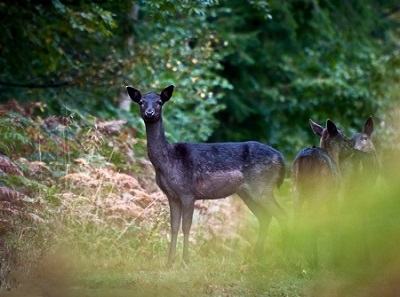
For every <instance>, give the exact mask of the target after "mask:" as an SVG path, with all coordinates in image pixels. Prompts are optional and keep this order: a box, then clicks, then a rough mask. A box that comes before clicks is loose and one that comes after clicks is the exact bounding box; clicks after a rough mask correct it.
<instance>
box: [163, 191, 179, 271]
mask: <svg viewBox="0 0 400 297" xmlns="http://www.w3.org/2000/svg"><path fill="white" fill-rule="evenodd" d="M169 208H170V215H171V242H170V246H169V254H168V264H167V265H168V266H171V265H172V263H173V262H174V260H175V254H176V242H177V240H178V232H179V227H180V225H181V215H182V205H181V203H180V201H179V200H175V199H171V198H170V199H169Z"/></svg>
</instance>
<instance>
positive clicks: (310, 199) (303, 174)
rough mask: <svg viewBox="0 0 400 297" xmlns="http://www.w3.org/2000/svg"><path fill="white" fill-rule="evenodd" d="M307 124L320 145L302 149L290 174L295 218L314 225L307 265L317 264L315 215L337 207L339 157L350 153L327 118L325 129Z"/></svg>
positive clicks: (345, 142) (349, 140)
mask: <svg viewBox="0 0 400 297" xmlns="http://www.w3.org/2000/svg"><path fill="white" fill-rule="evenodd" d="M310 125H311V128H312V130H313V131H314V133H315V134H316V135H317V136H319V137H320V147H308V148H304V149H302V150H301V151H300V152H299V153H298V154H297V156H296V157H295V159H294V161H293V164H292V169H291V176H292V183H293V207H294V212H295V219H296V220H300V218H302V220H304V219H305V220H306V222H307V224H310V225H309V226H313V225H312V224H317V226H316V229H313V230H312V234H311V237H310V238H309V242H308V245H309V247H310V252H311V254H310V259H309V260H310V264H311V265H312V266H313V267H315V266H316V265H317V264H318V255H317V238H318V233H319V232H320V230H318V229H319V228H320V227H321V225H322V224H321V223H320V222H321V221H319V220H320V219H321V218H320V216H319V214H321V213H323V209H324V208H327V210H326V211H327V213H328V214H329V213H333V212H334V211H335V209H336V207H337V199H338V194H339V191H340V187H341V175H340V163H339V162H340V161H339V160H340V158H341V157H344V156H347V155H350V154H351V152H352V147H351V145H352V142H351V139H349V138H347V137H346V136H345V135H344V134H343V133H342V132H341V131H340V130H339V129H338V128H337V127H336V125H335V124H334V123H333V122H332V121H331V120H329V119H328V120H327V121H326V127H325V128H324V127H322V126H320V125H318V124H317V123H315V122H314V121H312V120H311V119H310ZM304 204H307V205H306V206H307V211H308V212H306V210H305V209H304V207H303V205H304ZM328 216H329V215H328Z"/></svg>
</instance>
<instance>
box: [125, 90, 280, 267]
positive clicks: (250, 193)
mask: <svg viewBox="0 0 400 297" xmlns="http://www.w3.org/2000/svg"><path fill="white" fill-rule="evenodd" d="M126 89H127V91H128V94H129V96H130V97H131V99H132V100H133V101H134V102H136V103H137V104H138V105H139V107H140V112H141V116H142V119H143V121H144V123H145V126H146V134H147V152H148V156H149V159H150V161H151V163H152V164H153V166H154V168H155V171H156V182H157V185H158V186H159V187H160V188H161V190H162V191H163V192H164V193H165V195H166V196H167V198H168V201H169V206H170V214H171V243H170V249H169V256H168V265H169V266H170V265H171V264H172V263H173V261H174V258H175V254H176V243H177V235H178V231H179V228H180V224H181V220H182V230H183V235H184V241H183V260H184V262H185V263H188V261H189V231H190V228H191V225H192V217H193V210H194V204H195V201H196V200H198V199H219V198H225V197H227V196H229V195H232V194H235V193H236V194H237V195H239V196H240V197H241V198H242V199H243V201H244V203H245V204H246V205H247V206H248V207H249V209H250V210H251V211H252V212H253V213H254V215H255V216H256V217H257V219H258V221H259V224H260V229H259V235H258V240H257V243H256V248H255V251H256V254H257V255H258V256H260V255H261V252H262V249H263V245H264V241H265V238H266V234H267V230H268V227H269V224H270V221H271V218H272V216H274V217H276V218H277V220H278V221H279V222H280V224H281V226H282V227H283V228H285V225H286V212H285V211H284V210H283V208H282V207H281V206H280V205H279V204H278V202H277V201H276V200H275V198H274V188H275V187H279V186H280V185H281V184H282V182H283V179H284V176H285V163H284V158H283V156H282V154H281V153H280V152H279V151H277V150H275V149H273V148H272V147H270V146H267V145H264V144H261V143H259V142H254V141H249V142H228V143H186V142H181V143H169V142H168V141H167V140H166V138H165V134H164V127H163V121H162V107H163V105H164V103H166V102H167V101H168V100H169V99H170V98H171V96H172V93H173V90H174V86H172V85H171V86H169V87H167V88H165V89H164V90H162V91H161V93H160V94H156V93H153V92H150V93H147V94H145V95H142V94H141V93H140V92H139V91H138V90H136V89H134V88H132V87H129V86H128V87H126ZM283 231H284V230H283Z"/></svg>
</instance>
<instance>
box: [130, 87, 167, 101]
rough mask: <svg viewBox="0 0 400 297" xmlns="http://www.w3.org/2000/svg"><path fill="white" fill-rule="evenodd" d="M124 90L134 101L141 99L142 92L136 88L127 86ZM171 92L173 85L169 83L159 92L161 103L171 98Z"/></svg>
mask: <svg viewBox="0 0 400 297" xmlns="http://www.w3.org/2000/svg"><path fill="white" fill-rule="evenodd" d="M126 90H127V92H128V95H129V97H131V99H132V101H134V102H136V103H139V102H140V100H141V99H142V94H141V93H140V92H139V91H138V90H136V89H134V88H132V87H129V86H127V87H126ZM173 92H174V86H173V85H170V86H168V87H166V88H165V89H164V90H162V91H161V93H160V98H161V101H162V102H163V103H165V102H167V101H168V100H169V99H171V97H172V93H173Z"/></svg>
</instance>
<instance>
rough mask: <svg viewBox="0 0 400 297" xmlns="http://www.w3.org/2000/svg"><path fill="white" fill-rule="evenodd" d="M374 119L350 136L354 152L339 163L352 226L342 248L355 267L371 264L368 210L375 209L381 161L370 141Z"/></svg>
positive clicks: (344, 208) (344, 206)
mask: <svg viewBox="0 0 400 297" xmlns="http://www.w3.org/2000/svg"><path fill="white" fill-rule="evenodd" d="M373 131H374V121H373V118H372V116H369V117H368V118H367V120H366V121H365V123H364V127H363V130H362V132H359V133H356V134H355V135H354V136H353V137H352V138H351V140H352V143H353V148H354V149H353V154H352V155H351V156H348V157H346V158H344V159H343V160H342V162H341V171H342V179H343V187H342V214H343V219H345V221H344V222H346V224H345V225H344V226H345V228H346V227H348V226H351V229H352V230H353V231H354V232H353V234H352V236H351V237H350V238H348V239H347V240H344V241H343V245H342V248H345V249H346V250H345V251H346V252H345V253H343V255H348V259H346V262H347V263H355V265H356V266H358V267H360V265H369V264H370V263H371V260H372V259H371V255H372V254H373V253H372V250H371V249H370V246H371V245H370V243H371V242H370V241H371V238H370V237H371V235H370V234H371V232H370V227H371V226H370V223H371V220H370V215H369V212H370V211H372V212H373V211H374V209H375V207H374V202H376V201H375V199H374V198H375V196H377V189H376V184H377V180H378V176H379V174H380V162H379V160H378V156H377V153H376V150H375V146H374V143H373V141H372V132H373Z"/></svg>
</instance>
